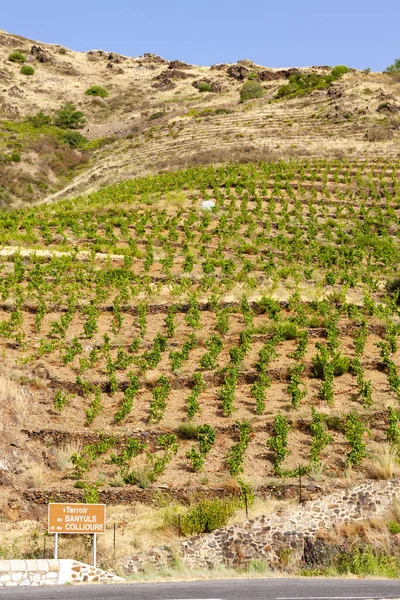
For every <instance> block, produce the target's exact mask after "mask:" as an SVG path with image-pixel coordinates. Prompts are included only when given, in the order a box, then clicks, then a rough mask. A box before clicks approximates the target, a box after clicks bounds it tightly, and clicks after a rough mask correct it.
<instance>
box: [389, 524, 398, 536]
mask: <svg viewBox="0 0 400 600" xmlns="http://www.w3.org/2000/svg"><path fill="white" fill-rule="evenodd" d="M387 528H388V530H389V533H391V534H393V535H396V534H398V533H400V523H397V521H389V523H388V524H387Z"/></svg>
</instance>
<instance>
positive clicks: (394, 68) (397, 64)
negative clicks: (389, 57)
mask: <svg viewBox="0 0 400 600" xmlns="http://www.w3.org/2000/svg"><path fill="white" fill-rule="evenodd" d="M384 73H389V74H392V73H400V58H396V60H395V61H394V63H393V64H392V65H389V66H388V67H386V69H385V70H384Z"/></svg>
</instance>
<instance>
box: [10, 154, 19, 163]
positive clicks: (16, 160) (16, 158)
mask: <svg viewBox="0 0 400 600" xmlns="http://www.w3.org/2000/svg"><path fill="white" fill-rule="evenodd" d="M11 161H12V162H15V163H19V162H21V154H20V153H19V152H13V153H12V154H11Z"/></svg>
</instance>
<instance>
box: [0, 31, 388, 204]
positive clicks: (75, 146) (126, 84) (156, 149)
mask: <svg viewBox="0 0 400 600" xmlns="http://www.w3.org/2000/svg"><path fill="white" fill-rule="evenodd" d="M15 53H21V54H22V55H23V59H24V60H25V62H24V63H23V66H24V67H31V68H33V70H34V72H33V74H31V75H29V74H24V73H23V72H21V64H22V63H21V62H20V61H18V60H16V61H15V62H13V60H10V55H13V54H15ZM14 58H15V57H14ZM21 60H22V59H21ZM31 70H32V69H28V71H29V72H30V71H31ZM25 71H26V69H25ZM330 73H331V67H310V68H307V69H296V68H291V69H281V70H279V69H271V68H266V67H262V66H260V65H255V64H254V63H252V62H251V61H248V60H241V61H239V62H238V63H237V64H232V65H227V64H220V65H213V66H211V67H199V66H194V65H188V64H185V63H183V62H181V61H179V60H174V61H171V62H169V61H167V60H164V59H163V58H161V57H159V56H155V55H153V54H145V55H144V56H142V57H139V58H131V57H125V56H121V55H118V54H115V53H112V52H104V51H102V50H93V51H89V52H86V53H80V52H74V51H72V50H69V49H67V48H64V47H62V46H58V45H49V44H42V43H38V42H35V41H33V40H28V39H25V38H22V37H20V36H16V35H10V34H7V33H5V32H0V84H1V86H0V164H1V173H0V203H1V205H3V206H10V205H13V206H18V205H22V204H25V203H26V202H29V203H33V202H37V201H38V200H40V199H43V198H49V197H50V198H51V197H57V196H68V195H69V196H71V195H77V194H80V193H82V192H86V191H88V190H93V189H98V188H99V187H100V186H101V185H104V184H109V183H115V182H117V181H121V180H123V179H125V178H131V177H136V176H138V175H145V174H148V173H152V172H157V171H160V170H165V169H171V168H177V167H182V166H192V165H198V164H209V163H214V164H215V163H223V162H232V161H249V160H256V159H260V158H262V159H275V158H278V159H279V158H290V157H301V156H303V157H306V156H321V155H322V156H326V157H344V156H351V157H353V158H356V159H362V158H363V157H368V156H376V155H384V156H386V157H392V156H395V155H397V152H398V136H399V133H398V123H399V121H398V114H399V111H400V84H399V83H397V82H396V81H395V80H394V79H393V77H390V76H388V75H385V74H378V73H366V72H358V71H351V72H348V73H346V74H344V75H343V76H342V77H340V78H337V79H335V80H333V81H331V82H329V81H328V82H326V81H323V82H322V85H321V81H322V80H323V78H324V77H325V78H326V77H327V76H329V74H330ZM296 75H299V76H301V78H302V81H303V83H302V85H303V84H304V81H305V82H306V88H307V90H306V91H308V92H309V93H306V94H304V93H300V94H298V93H294V94H287V95H282V96H281V98H280V99H279V98H277V95H279V94H277V93H278V90H279V89H280V88H281V86H283V85H287V84H288V82H289V78H291V79H293V76H296ZM313 78H314V79H313ZM246 82H247V84H249V82H250V83H253V84H259V85H260V86H261V89H262V96H261V97H259V98H254V99H250V100H247V101H245V102H240V90H241V89H242V87H243V85H244V84H245V83H246ZM92 86H101V87H102V88H103V89H104V91H105V94H106V95H105V97H102V95H87V94H86V92H87V90H88V89H90V88H91V87H92ZM65 101H70V102H72V103H74V105H75V106H76V107H77V109H78V110H79V111H81V112H82V113H83V114H84V116H85V118H86V122H85V123H84V125H83V127H82V128H81V129H80V130H79V133H80V134H81V135H82V136H83V137H84V138H85V139H81V138H79V139H77V138H76V136H75V137H72V138H71V136H68V135H65V133H66V132H65V130H63V129H60V128H59V127H56V126H54V125H52V124H51V123H50V117H51V119H52V120H53V121H52V122H53V123H54V115H55V114H56V111H57V110H59V109H60V107H61V105H62V104H63V103H64V102H65ZM38 113H44V115H45V116H46V117H47V120H46V119H45V120H44V121H43V119H42V120H41V121H40V120H39V121H38V120H37V119H36V120H32V119H30V120H27V118H28V117H29V116H31V117H32V116H34V115H37V114H38Z"/></svg>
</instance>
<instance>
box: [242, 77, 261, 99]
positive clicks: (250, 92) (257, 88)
mask: <svg viewBox="0 0 400 600" xmlns="http://www.w3.org/2000/svg"><path fill="white" fill-rule="evenodd" d="M263 95H264V88H263V86H262V85H261V84H260V83H258V81H246V83H244V84H243V85H242V87H241V90H240V102H246V100H252V99H254V98H262V96H263Z"/></svg>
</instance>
